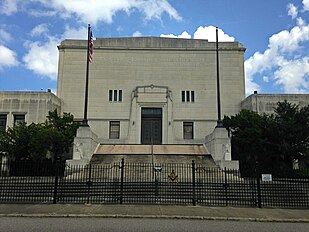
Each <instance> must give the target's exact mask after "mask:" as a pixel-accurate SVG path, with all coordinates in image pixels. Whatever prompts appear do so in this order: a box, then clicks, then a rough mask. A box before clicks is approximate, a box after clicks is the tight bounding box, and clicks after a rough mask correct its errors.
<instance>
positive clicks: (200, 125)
mask: <svg viewBox="0 0 309 232" xmlns="http://www.w3.org/2000/svg"><path fill="white" fill-rule="evenodd" d="M86 46H87V42H86V41H83V40H64V41H63V42H62V43H61V44H60V46H58V49H59V72H58V89H57V96H58V97H59V98H61V100H62V105H61V108H62V111H63V112H71V113H72V114H73V115H74V116H75V118H77V119H82V118H83V112H84V94H85V75H86ZM244 52H245V48H244V47H243V46H242V45H241V44H240V43H238V42H224V43H219V60H220V85H221V110H222V115H234V114H236V113H238V112H239V111H240V108H241V104H240V103H241V102H242V101H243V100H244V98H245V83H244ZM147 109H149V110H150V111H151V110H152V109H154V110H155V111H157V112H159V113H158V115H159V116H158V118H157V119H158V121H156V123H158V124H157V125H159V127H160V128H159V130H161V131H159V132H158V133H160V135H161V137H160V139H161V140H160V141H156V142H157V143H162V144H186V143H188V144H197V143H204V142H205V136H206V135H208V134H210V133H211V132H212V131H213V129H214V128H215V126H216V121H217V93H216V47H215V43H213V42H208V41H207V40H191V39H173V38H158V37H140V38H97V39H96V40H95V41H94V54H93V62H92V63H91V64H90V70H89V101H88V120H89V125H90V127H91V130H92V131H93V132H94V133H95V134H96V135H98V139H99V142H101V143H108V144H113V143H120V144H141V143H143V139H144V137H145V136H144V137H143V133H146V132H147V131H146V132H145V131H144V129H145V128H144V126H145V125H144V123H146V124H147V123H150V121H147V120H144V121H143V117H144V116H145V115H144V114H143V112H146V111H147ZM145 114H146V113H145ZM143 115H144V116H143ZM145 117H147V115H146V116H145ZM111 122H119V124H120V125H119V127H120V131H119V133H120V134H119V136H118V137H117V136H116V137H117V138H116V139H115V138H114V137H113V136H111V131H110V130H111ZM151 123H152V122H151ZM117 126H118V125H117ZM184 127H185V128H184ZM186 128H187V129H188V128H189V129H188V131H187V132H188V134H187V135H185V133H187V132H185V131H184V130H186ZM191 130H192V131H191ZM190 133H192V134H191V135H190ZM146 137H147V136H146ZM146 139H147V138H146ZM148 142H149V141H148Z"/></svg>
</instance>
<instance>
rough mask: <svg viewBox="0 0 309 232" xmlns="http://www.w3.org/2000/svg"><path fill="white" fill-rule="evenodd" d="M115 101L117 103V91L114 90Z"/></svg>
mask: <svg viewBox="0 0 309 232" xmlns="http://www.w3.org/2000/svg"><path fill="white" fill-rule="evenodd" d="M114 101H115V102H116V101H117V90H114Z"/></svg>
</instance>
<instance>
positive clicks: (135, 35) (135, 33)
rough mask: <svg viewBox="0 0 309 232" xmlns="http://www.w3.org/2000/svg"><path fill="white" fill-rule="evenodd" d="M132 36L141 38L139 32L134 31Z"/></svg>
mask: <svg viewBox="0 0 309 232" xmlns="http://www.w3.org/2000/svg"><path fill="white" fill-rule="evenodd" d="M132 36H133V37H141V36H143V34H142V33H141V32H139V31H136V32H134V33H133V34H132Z"/></svg>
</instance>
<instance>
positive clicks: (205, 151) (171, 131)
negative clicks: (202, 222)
mask: <svg viewBox="0 0 309 232" xmlns="http://www.w3.org/2000/svg"><path fill="white" fill-rule="evenodd" d="M58 50H59V66H58V88H57V96H55V95H54V94H52V93H51V92H50V91H49V92H46V93H44V92H0V127H2V128H7V127H9V126H13V125H14V123H17V122H18V121H25V122H27V123H32V122H35V123H38V122H44V121H45V119H46V116H47V114H48V111H52V110H54V109H57V110H58V111H59V112H61V113H63V112H70V113H72V114H73V115H74V117H75V119H76V120H80V121H81V120H82V119H83V116H84V97H85V76H86V57H87V52H86V51H87V41H85V40H64V41H63V42H62V43H61V44H60V45H59V46H58ZM244 52H245V48H244V47H243V45H242V44H240V43H238V42H220V43H219V64H220V65H219V73H220V92H221V111H222V116H224V115H235V114H237V113H238V112H239V111H240V110H241V109H242V108H246V109H249V110H253V111H257V112H259V113H263V112H264V113H271V112H273V108H274V107H275V106H276V103H277V102H278V101H284V100H287V101H289V102H292V103H296V104H299V105H300V106H305V105H307V104H309V95H308V94H302V95H298V94H289V95H287V94H257V93H255V94H253V95H250V96H249V97H247V98H245V77H244ZM216 64H217V63H216V43H214V42H208V41H207V40H192V39H174V38H160V37H139V38H136V37H134V38H97V39H96V40H95V41H94V54H93V62H92V63H91V64H90V65H89V67H90V68H89V88H88V89H89V97H88V108H87V110H88V123H89V127H80V128H79V130H78V131H77V135H76V138H75V141H74V148H73V160H72V161H70V162H71V163H80V164H85V163H88V162H90V160H91V159H92V158H93V157H95V158H96V160H100V158H98V157H105V158H106V160H108V162H113V161H115V159H114V158H115V157H117V159H118V160H119V157H123V155H124V154H130V158H129V159H128V160H130V159H131V161H132V162H134V161H136V160H137V161H139V162H154V161H156V160H157V161H160V162H164V160H165V161H168V162H172V161H175V162H182V161H183V162H190V160H191V159H192V157H194V158H195V159H196V160H199V162H201V161H203V160H205V157H210V155H211V157H212V159H213V161H215V162H216V164H217V165H219V166H220V167H232V168H237V166H238V163H237V162H233V161H231V153H230V151H231V144H230V138H229V137H228V134H227V131H226V130H225V128H217V127H216V125H217V120H218V118H217V112H218V108H217V79H216V77H217V70H216ZM93 155H94V156H93ZM141 155H144V156H143V157H144V158H143V159H141V157H142V156H141ZM127 158H128V157H127ZM92 160H93V159H92ZM106 160H105V161H106ZM208 161H209V159H208ZM204 163H205V164H209V163H210V162H204Z"/></svg>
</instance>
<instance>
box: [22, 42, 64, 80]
mask: <svg viewBox="0 0 309 232" xmlns="http://www.w3.org/2000/svg"><path fill="white" fill-rule="evenodd" d="M58 44H59V42H58V40H57V39H56V38H54V37H50V38H49V41H48V42H46V43H44V44H41V43H40V42H38V41H36V42H27V43H25V47H26V48H27V49H28V53H27V54H26V55H25V56H24V57H23V61H24V63H25V66H26V68H27V69H29V70H31V71H33V72H34V73H37V74H39V75H42V76H48V77H49V78H50V79H52V80H57V62H58V51H57V45H58Z"/></svg>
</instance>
